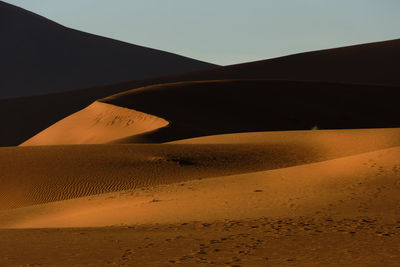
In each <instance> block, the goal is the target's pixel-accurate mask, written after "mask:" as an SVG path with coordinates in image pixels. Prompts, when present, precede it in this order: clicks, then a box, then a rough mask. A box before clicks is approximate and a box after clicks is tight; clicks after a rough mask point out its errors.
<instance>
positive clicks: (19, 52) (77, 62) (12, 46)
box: [0, 2, 215, 98]
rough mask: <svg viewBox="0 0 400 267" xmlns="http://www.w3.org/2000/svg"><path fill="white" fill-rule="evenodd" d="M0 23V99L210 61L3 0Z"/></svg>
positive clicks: (179, 69) (204, 65)
mask: <svg viewBox="0 0 400 267" xmlns="http://www.w3.org/2000/svg"><path fill="white" fill-rule="evenodd" d="M0 25H1V26H0V35H1V42H0V57H1V62H2V63H1V65H0V72H1V73H2V76H1V77H2V78H1V80H0V89H1V90H0V98H10V97H21V96H29V95H39V94H46V93H55V92H62V91H67V90H73V89H79V88H85V87H89V86H95V85H103V84H109V83H115V82H120V81H126V80H134V79H140V78H149V77H154V76H159V75H165V74H172V73H177V72H184V71H192V70H199V69H205V68H209V67H213V66H215V65H212V64H208V63H205V62H201V61H198V60H194V59H190V58H186V57H182V56H179V55H175V54H171V53H167V52H163V51H159V50H155V49H150V48H146V47H141V46H137V45H132V44H128V43H124V42H120V41H116V40H112V39H109V38H104V37H100V36H96V35H93V34H88V33H84V32H80V31H77V30H73V29H69V28H66V27H64V26H61V25H59V24H57V23H55V22H53V21H50V20H48V19H46V18H44V17H41V16H39V15H36V14H34V13H31V12H29V11H26V10H24V9H21V8H18V7H15V6H12V5H10V4H6V3H4V2H0ZM133 34H134V33H133Z"/></svg>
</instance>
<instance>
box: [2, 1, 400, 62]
mask: <svg viewBox="0 0 400 267" xmlns="http://www.w3.org/2000/svg"><path fill="white" fill-rule="evenodd" d="M5 2H8V3H11V4H14V5H17V6H20V7H23V8H25V9H28V10H30V11H33V12H35V13H38V14H40V15H43V16H45V17H47V18H49V19H52V20H54V21H56V22H58V23H61V24H63V25H65V26H68V27H71V28H75V29H79V30H82V31H86V32H90V33H94V34H98V35H102V36H107V37H111V38H114V39H118V40H123V41H126V42H129V43H134V44H138V45H142V46H147V47H152V48H157V49H161V50H165V51H169V52H173V53H177V54H181V55H184V56H188V57H192V58H196V59H201V60H204V61H208V62H213V63H217V64H220V65H227V64H234V63H240V62H246V61H254V60H261V59H267V58H272V57H278V56H283V55H288V54H293V53H298V52H304V51H310V50H317V49H324V48H332V47H338V46H344V45H350V44H359V43H366V42H373V41H381V40H389V39H396V38H400V0H201V1H197V0H6V1H5Z"/></svg>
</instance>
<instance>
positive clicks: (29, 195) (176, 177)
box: [0, 129, 400, 209]
mask: <svg viewBox="0 0 400 267" xmlns="http://www.w3.org/2000/svg"><path fill="white" fill-rule="evenodd" d="M254 135H257V137H254ZM229 136H231V135H229ZM208 138H213V137H206V138H205V139H208ZM229 138H230V137H227V139H229ZM237 138H238V139H241V140H242V142H241V143H240V142H236V144H235V142H232V143H231V144H229V143H225V144H190V143H188V144H153V145H151V144H143V145H141V144H135V145H117V144H110V145H79V146H32V147H10V148H1V149H0V162H2V164H1V165H0V183H1V184H2V187H1V189H0V209H9V208H16V207H23V206H29V205H34V204H40V203H45V202H51V201H58V200H64V199H71V198H77V197H83V196H89V195H94V194H101V193H107V192H114V191H121V190H129V189H135V188H139V187H148V186H156V185H159V184H170V183H175V182H183V181H188V180H194V179H200V178H206V177H215V176H223V175H230V174H237V173H248V172H254V171H261V170H267V169H277V168H284V167H289V166H293V165H300V164H306V163H311V162H316V161H323V160H328V159H332V158H337V157H342V156H347V155H352V154H356V153H363V152H368V151H373V150H377V149H383V148H389V147H393V146H398V145H400V130H399V129H368V130H350V131H349V130H335V131H323V130H321V131H300V132H296V131H294V132H280V133H245V134H237ZM183 142H185V141H183ZM21 166H24V167H23V168H21Z"/></svg>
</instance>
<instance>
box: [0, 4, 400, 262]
mask: <svg viewBox="0 0 400 267" xmlns="http://www.w3.org/2000/svg"><path fill="white" fill-rule="evenodd" d="M0 16H1V18H2V20H4V21H6V22H7V23H8V24H5V25H12V26H10V27H9V26H5V27H0V28H1V29H0V33H1V34H2V36H3V37H4V38H2V42H1V43H0V53H3V54H4V55H3V58H4V60H3V61H4V62H5V64H3V65H4V66H6V68H5V69H4V68H0V71H2V73H3V74H4V75H3V76H4V79H2V80H1V81H0V87H1V89H2V92H1V93H0V121H1V131H0V146H1V147H0V185H1V186H0V239H1V242H0V266H96V267H97V266H140V267H141V266H197V265H200V266H232V267H233V266H235V267H239V266H250V267H253V266H290V265H291V266H321V265H322V266H398V265H399V262H400V256H399V255H400V128H399V127H400V120H399V116H398V114H399V112H400V108H399V104H398V102H399V99H400V90H399V88H400V87H399V86H400V76H399V75H398V71H397V65H398V61H399V59H400V40H392V41H386V42H377V43H370V44H363V45H355V46H350V47H342V48H336V49H328V50H321V51H313V52H309V53H301V54H296V55H290V56H286V57H280V58H274V59H268V60H263V61H257V62H250V63H245V64H238V65H231V66H223V67H217V66H214V65H212V64H208V63H204V62H201V61H196V60H192V59H188V58H184V57H181V56H177V55H174V54H170V53H166V52H162V51H158V50H153V49H148V48H144V47H139V46H135V45H130V44H126V43H123V42H119V41H115V40H111V39H107V38H103V37H99V36H95V35H91V34H86V33H82V32H79V31H75V30H72V29H68V28H66V27H64V26H61V25H59V24H57V23H55V22H52V21H49V20H48V19H46V18H43V17H41V16H38V15H36V14H33V13H31V12H28V11H26V10H23V9H20V8H17V7H14V6H11V5H9V4H5V3H3V2H1V1H0ZM16 22H18V23H16ZM49 38H51V39H52V40H53V41H52V42H51V47H49V43H50V42H49ZM39 59H40V60H39ZM37 65H38V66H39V65H40V66H39V67H38V66H37ZM32 66H36V67H32ZM181 71H182V73H179V72H181ZM188 71H189V72H188ZM167 74H168V75H167ZM162 75H164V76H162ZM21 77H23V78H21ZM138 78H139V79H138ZM109 83H112V84H109ZM85 87H86V88H85ZM13 96H14V97H15V96H23V97H17V98H12V99H1V98H9V97H13Z"/></svg>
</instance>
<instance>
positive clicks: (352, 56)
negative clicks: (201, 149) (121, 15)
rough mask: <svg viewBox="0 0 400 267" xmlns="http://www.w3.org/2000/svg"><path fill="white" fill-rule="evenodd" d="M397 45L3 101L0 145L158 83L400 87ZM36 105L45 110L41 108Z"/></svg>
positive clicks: (333, 51)
mask: <svg viewBox="0 0 400 267" xmlns="http://www.w3.org/2000/svg"><path fill="white" fill-rule="evenodd" d="M399 47H400V40H393V41H386V42H378V43H371V44H364V45H358V46H350V47H344V48H338V49H329V50H322V51H315V52H309V53H303V54H298V55H292V56H288V57H282V58H276V59H270V60H264V61H258V62H251V63H246V64H239V65H232V66H226V67H218V68H213V69H210V70H205V71H197V72H189V73H183V74H177V75H170V76H164V77H157V78H151V79H146V80H134V81H132V78H133V76H132V77H131V78H129V80H130V81H127V82H120V83H117V84H112V85H105V86H98V87H93V88H87V89H82V90H75V91H71V92H66V93H59V94H52V95H46V96H40V97H25V98H18V99H8V100H0V114H2V115H1V120H2V121H3V122H4V124H6V125H8V127H7V128H5V129H3V131H1V132H0V145H1V146H10V145H18V144H20V143H22V142H23V141H26V140H27V139H28V138H30V137H32V136H33V135H35V134H37V133H38V132H40V131H41V130H43V129H45V128H47V127H49V126H51V125H52V124H54V123H55V122H57V121H59V120H61V119H63V118H65V117H66V116H69V115H71V114H72V113H74V112H77V111H79V110H81V109H83V108H85V107H86V106H88V105H89V104H90V103H92V102H93V101H95V100H97V99H100V98H104V97H106V96H109V95H112V94H115V93H118V92H122V91H126V90H130V89H133V88H139V87H143V86H148V85H154V84H161V83H171V82H180V81H195V80H221V79H282V80H303V81H325V82H340V83H360V84H384V85H395V86H398V85H400V80H399V75H398V74H397V72H396V66H397V65H396V64H397V63H396V62H398V58H399V53H400V52H399V51H400V48H399ZM24 86H25V85H24ZM357 101H359V99H358V100H357ZM38 106H40V107H41V108H40V109H38V108H37V107H38ZM21 122H23V123H21ZM396 126H399V125H398V124H397V125H396ZM369 127H372V126H369ZM383 127H394V126H393V125H386V126H385V125H384V126H383ZM353 128H356V126H354V127H353Z"/></svg>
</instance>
